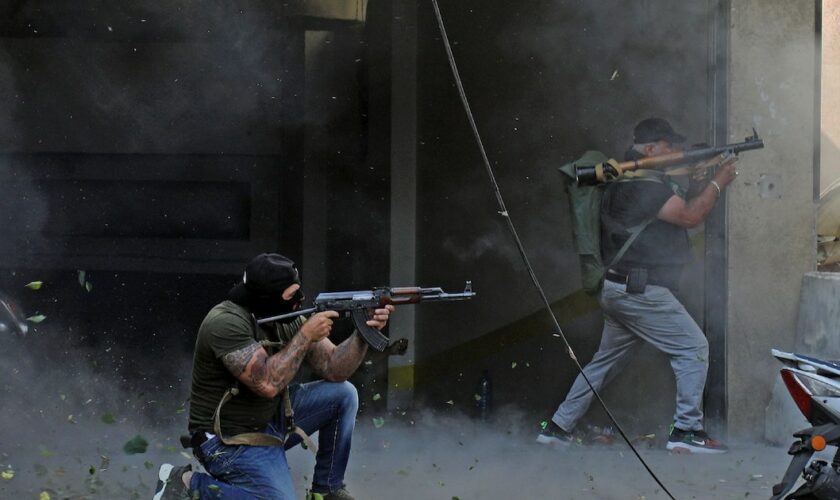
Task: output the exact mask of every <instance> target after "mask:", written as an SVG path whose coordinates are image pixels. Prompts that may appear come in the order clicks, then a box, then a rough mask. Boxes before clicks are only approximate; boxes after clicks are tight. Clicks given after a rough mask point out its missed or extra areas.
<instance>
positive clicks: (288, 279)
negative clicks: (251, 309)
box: [228, 253, 300, 304]
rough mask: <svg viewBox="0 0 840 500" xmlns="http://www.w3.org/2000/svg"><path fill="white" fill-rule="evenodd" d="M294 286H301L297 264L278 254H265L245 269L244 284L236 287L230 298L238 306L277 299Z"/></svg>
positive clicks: (229, 295) (230, 293) (256, 258)
mask: <svg viewBox="0 0 840 500" xmlns="http://www.w3.org/2000/svg"><path fill="white" fill-rule="evenodd" d="M293 284H298V285H299V284H300V276H299V275H298V270H297V268H295V263H294V262H293V261H292V260H291V259H289V258H287V257H284V256H282V255H280V254H277V253H263V254H260V255H257V256H256V257H254V259H253V260H251V262H249V263H248V265H247V266H246V267H245V274H243V275H242V282H240V283H237V284H236V285H234V287H233V288H231V289H230V292H229V293H228V297H229V298H230V299H231V300H233V301H234V302H236V303H238V304H248V303H254V301H256V300H264V299H269V298H276V297H278V296H280V295H282V293H283V291H284V290H286V289H287V288H289V287H290V286H292V285H293Z"/></svg>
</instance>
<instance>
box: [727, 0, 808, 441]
mask: <svg viewBox="0 0 840 500" xmlns="http://www.w3.org/2000/svg"><path fill="white" fill-rule="evenodd" d="M814 9H815V7H814V2H813V1H812V0H736V1H734V2H733V3H732V11H731V14H732V22H731V26H732V32H731V42H730V43H731V45H730V81H729V110H730V111H729V133H730V139H732V140H742V139H743V137H744V136H745V135H746V134H748V133H749V132H750V131H751V130H752V127H755V128H756V129H757V130H758V131H759V132H760V134H761V136H762V137H763V138H764V139H765V143H766V148H765V149H764V150H762V151H760V152H758V153H756V154H750V155H745V156H744V157H743V159H742V160H741V162H740V164H739V167H738V170H739V172H740V176H739V177H738V178H737V179H736V182H734V183H733V185H732V186H731V187H730V189H729V192H728V207H727V217H728V226H727V227H728V233H727V234H728V282H729V297H728V303H727V308H728V318H727V346H726V352H727V379H728V391H727V392H728V422H729V430H730V434H737V435H740V436H748V437H750V436H752V437H759V436H761V435H762V434H763V425H756V421H757V420H759V421H760V419H761V417H763V415H764V409H765V407H766V405H767V403H768V401H769V399H770V392H771V388H772V385H773V383H774V382H775V379H776V377H777V376H778V375H777V370H776V368H777V366H776V364H775V363H774V361H773V359H772V358H771V357H770V354H769V350H770V348H772V347H778V348H781V349H788V348H791V347H793V341H794V331H795V327H796V318H797V309H798V304H799V291H800V285H801V281H802V276H803V274H804V273H805V272H808V271H811V270H813V269H814V267H815V262H816V261H815V259H816V243H815V204H814V165H813V157H814V137H813V130H814V89H815V81H814V78H815V77H814V75H815V73H814V71H815V65H814V28H815V24H814V18H815V10H814Z"/></svg>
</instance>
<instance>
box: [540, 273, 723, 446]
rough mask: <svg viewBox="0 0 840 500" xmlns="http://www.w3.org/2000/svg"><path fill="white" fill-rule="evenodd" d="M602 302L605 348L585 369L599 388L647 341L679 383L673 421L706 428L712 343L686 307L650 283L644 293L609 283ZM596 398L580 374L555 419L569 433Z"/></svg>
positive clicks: (684, 426)
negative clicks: (662, 355)
mask: <svg viewBox="0 0 840 500" xmlns="http://www.w3.org/2000/svg"><path fill="white" fill-rule="evenodd" d="M600 303H601V308H602V309H603V311H604V331H603V332H602V333H601V345H600V346H599V347H598V352H596V353H595V356H594V357H593V358H592V361H590V362H589V363H588V364H587V365H586V366H585V367H584V368H583V372H584V373H585V374H586V377H587V378H588V379H589V381H590V382H592V386H593V387H595V390H601V388H602V387H604V386H605V385H606V384H607V383H608V382H609V381H610V380H612V379H613V378H614V377H615V376H616V375H618V374H619V373H620V372H621V370H622V369H623V368H624V367H625V366H626V365H627V363H628V362H629V361H630V358H631V356H632V355H633V353H634V352H636V349H637V348H638V347H639V345H641V343H642V342H648V343H650V344H652V345H653V346H654V347H656V348H657V349H659V350H660V351H662V352H664V353H665V354H667V355H668V356H669V357H670V358H671V369H672V370H673V371H674V376H675V378H676V382H677V398H676V410H675V412H674V423H675V424H676V426H677V427H679V428H680V429H682V430H686V431H697V430H702V429H703V410H702V404H703V389H704V388H705V386H706V372H707V371H708V369H709V343H708V341H707V340H706V337H705V336H704V335H703V331H702V330H701V329H700V327H699V326H697V323H695V321H694V319H692V317H691V316H690V315H689V314H688V312H687V311H686V310H685V307H683V305H682V304H680V302H679V301H678V300H677V299H676V297H674V295H673V294H672V293H671V291H670V290H668V289H667V288H664V287H661V286H655V285H648V286H647V288H646V289H645V292H644V293H627V291H626V287H625V285H623V284H618V283H613V282H611V281H605V282H604V288H603V290H602V291H601V296H600ZM592 398H593V395H592V391H591V390H590V389H589V386H588V385H587V384H586V381H585V380H584V379H583V377H582V376H581V375H578V377H577V379H575V382H574V384H572V388H571V389H570V390H569V393H568V394H567V395H566V399H565V400H564V401H563V403H562V404H561V405H560V407H559V408H557V411H556V412H555V413H554V416H553V417H552V419H551V420H552V421H553V422H554V423H555V424H557V425H559V426H560V427H561V428H562V429H564V430H566V431H571V430H572V429H574V427H575V425H576V424H577V422H578V420H580V418H581V417H583V415H584V413H586V410H587V409H588V408H589V404H590V403H591V402H592Z"/></svg>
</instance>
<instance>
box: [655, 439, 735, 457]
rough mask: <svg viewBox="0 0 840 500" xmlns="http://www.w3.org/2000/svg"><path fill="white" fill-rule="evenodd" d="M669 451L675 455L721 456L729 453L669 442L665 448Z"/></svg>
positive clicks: (716, 449)
mask: <svg viewBox="0 0 840 500" xmlns="http://www.w3.org/2000/svg"><path fill="white" fill-rule="evenodd" d="M665 448H666V449H667V450H668V451H671V452H674V453H697V454H701V455H703V454H704V455H721V454H723V453H726V452H728V451H729V450H724V449H721V448H705V447H703V446H692V445H690V444H688V443H683V442H674V443H672V442H670V441H669V442H668V444H667V445H666V446H665Z"/></svg>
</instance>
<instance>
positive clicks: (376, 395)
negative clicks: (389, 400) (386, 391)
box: [373, 392, 382, 401]
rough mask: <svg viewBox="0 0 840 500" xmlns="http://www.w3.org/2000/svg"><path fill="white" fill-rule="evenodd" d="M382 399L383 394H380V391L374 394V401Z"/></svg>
mask: <svg viewBox="0 0 840 500" xmlns="http://www.w3.org/2000/svg"><path fill="white" fill-rule="evenodd" d="M380 399H382V396H380V395H379V393H378V392H377V393H376V394H374V395H373V400H374V401H379V400H380Z"/></svg>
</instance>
